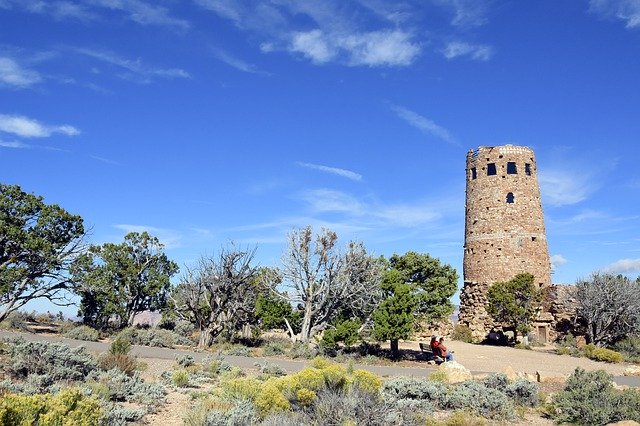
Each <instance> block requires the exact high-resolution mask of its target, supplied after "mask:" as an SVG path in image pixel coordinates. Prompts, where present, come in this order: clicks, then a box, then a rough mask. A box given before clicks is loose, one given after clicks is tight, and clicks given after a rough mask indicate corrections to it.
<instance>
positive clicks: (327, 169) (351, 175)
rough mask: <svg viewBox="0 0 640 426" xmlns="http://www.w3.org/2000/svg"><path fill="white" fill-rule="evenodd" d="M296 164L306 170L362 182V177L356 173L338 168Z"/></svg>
mask: <svg viewBox="0 0 640 426" xmlns="http://www.w3.org/2000/svg"><path fill="white" fill-rule="evenodd" d="M296 164H297V165H298V166H300V167H304V168H306V169H311V170H318V171H320V172H323V173H329V174H332V175H336V176H340V177H344V178H347V179H350V180H353V181H356V182H360V181H362V175H361V174H359V173H356V172H352V171H351V170H346V169H340V168H338V167H330V166H323V165H321V164H313V163H303V162H297V163H296Z"/></svg>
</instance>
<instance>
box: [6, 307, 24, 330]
mask: <svg viewBox="0 0 640 426" xmlns="http://www.w3.org/2000/svg"><path fill="white" fill-rule="evenodd" d="M0 328H3V329H6V330H17V331H27V330H28V327H27V320H26V315H25V314H24V313H23V312H20V311H14V312H11V313H10V314H9V316H8V317H7V318H5V319H4V321H2V323H0Z"/></svg>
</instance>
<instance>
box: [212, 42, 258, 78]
mask: <svg viewBox="0 0 640 426" xmlns="http://www.w3.org/2000/svg"><path fill="white" fill-rule="evenodd" d="M213 55H214V56H215V57H216V58H217V59H218V60H219V61H220V62H224V63H225V64H227V65H229V66H230V67H232V68H235V69H237V70H238V71H242V72H247V73H252V74H257V73H260V71H259V70H258V69H256V67H255V65H252V64H250V63H248V62H245V61H243V60H242V59H239V58H236V57H235V56H231V55H230V54H228V53H227V52H225V51H224V50H222V49H217V48H214V49H213Z"/></svg>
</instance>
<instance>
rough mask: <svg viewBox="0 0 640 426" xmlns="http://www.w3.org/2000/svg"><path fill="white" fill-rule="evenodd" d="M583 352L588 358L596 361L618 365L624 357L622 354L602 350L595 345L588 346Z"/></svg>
mask: <svg viewBox="0 0 640 426" xmlns="http://www.w3.org/2000/svg"><path fill="white" fill-rule="evenodd" d="M583 351H584V354H585V356H586V357H587V358H589V359H592V360H594V361H604V362H612V363H618V362H622V360H623V356H622V354H621V353H620V352H616V351H612V350H611V349H607V348H600V347H598V346H595V345H586V346H585V347H584V349H583Z"/></svg>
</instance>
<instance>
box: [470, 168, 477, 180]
mask: <svg viewBox="0 0 640 426" xmlns="http://www.w3.org/2000/svg"><path fill="white" fill-rule="evenodd" d="M476 177H478V176H477V174H476V168H475V167H472V168H471V179H475V178H476Z"/></svg>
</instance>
